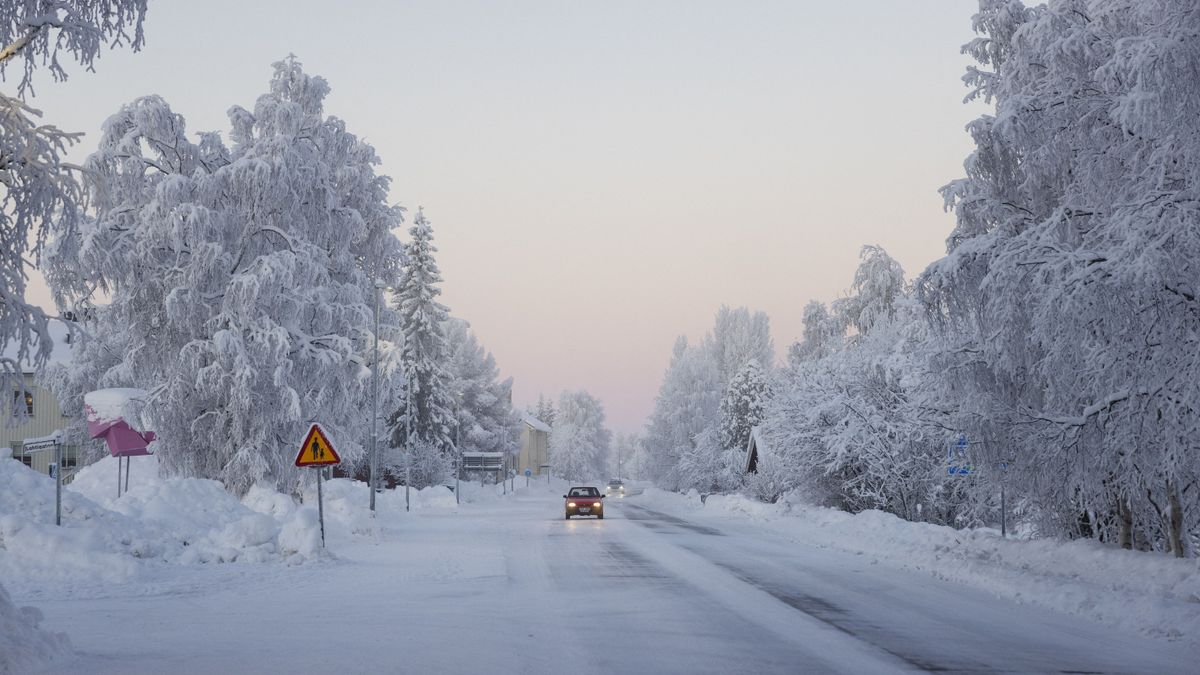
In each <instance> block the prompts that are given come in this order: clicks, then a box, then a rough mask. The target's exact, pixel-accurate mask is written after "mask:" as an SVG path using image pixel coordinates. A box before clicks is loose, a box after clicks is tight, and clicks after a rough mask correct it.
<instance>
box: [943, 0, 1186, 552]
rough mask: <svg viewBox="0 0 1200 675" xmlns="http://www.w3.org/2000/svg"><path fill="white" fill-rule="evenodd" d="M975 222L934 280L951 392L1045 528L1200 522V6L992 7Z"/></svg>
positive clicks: (974, 82) (972, 75) (951, 188)
mask: <svg viewBox="0 0 1200 675" xmlns="http://www.w3.org/2000/svg"><path fill="white" fill-rule="evenodd" d="M974 23H975V28H976V30H977V31H978V32H979V33H981V37H979V38H978V39H976V40H974V41H972V42H971V43H969V44H968V45H967V46H966V48H965V51H966V52H967V53H968V54H970V55H971V56H972V57H974V58H975V59H976V60H977V61H978V62H979V63H980V66H979V67H974V68H971V69H969V71H968V74H967V77H966V78H965V79H966V81H967V83H968V84H969V85H970V86H972V87H973V91H972V96H973V97H979V98H982V99H984V100H986V101H989V102H994V103H995V106H996V109H995V113H994V114H992V115H985V116H982V117H980V118H979V119H978V120H975V121H974V122H973V123H972V124H971V125H970V126H969V131H970V133H971V135H972V138H973V139H974V141H975V145H976V149H975V151H974V152H973V153H972V155H971V156H970V157H969V158H968V160H967V162H966V177H965V178H963V179H960V180H957V181H955V182H953V183H951V184H950V185H948V186H947V187H946V188H945V189H944V193H945V196H946V198H947V202H948V204H950V205H951V206H952V207H953V208H954V210H955V213H956V215H957V225H956V227H955V229H954V231H953V232H952V233H951V235H950V238H949V240H948V242H947V245H948V246H947V247H948V254H947V256H946V257H945V258H944V259H942V260H940V261H938V262H937V263H935V264H934V265H932V266H930V268H929V269H928V270H927V271H926V273H925V274H924V276H923V277H922V279H921V292H922V297H923V299H924V300H925V302H926V303H927V305H928V306H929V308H930V310H931V316H932V317H933V319H934V322H935V325H936V326H937V327H938V329H939V332H940V335H941V337H942V339H943V340H944V341H945V344H944V346H943V347H942V348H941V350H940V354H939V358H940V359H941V361H942V364H941V365H942V367H943V368H946V369H953V370H954V372H955V373H956V374H957V377H956V378H955V380H954V381H952V382H946V383H945V386H946V387H947V388H948V393H947V395H946V396H945V397H944V398H945V399H946V400H953V401H957V402H958V407H957V413H958V415H957V417H958V419H959V424H960V425H961V427H962V428H963V430H964V431H965V432H967V433H968V434H969V435H970V436H971V438H972V439H973V446H972V447H973V449H974V447H975V441H976V440H977V441H978V447H979V451H980V458H981V459H984V460H986V462H988V463H991V462H993V461H998V460H1001V459H1004V460H1009V471H1008V473H1009V480H1010V482H1011V484H1012V486H1013V487H1012V490H1013V491H1014V492H1019V493H1020V494H1023V495H1025V496H1026V498H1027V499H1028V500H1029V501H1030V502H1031V508H1032V510H1034V511H1035V512H1037V513H1039V514H1041V516H1042V517H1041V523H1040V524H1041V526H1042V528H1043V531H1049V532H1055V533H1060V534H1066V535H1069V536H1096V537H1099V538H1101V539H1102V540H1104V541H1109V542H1113V543H1115V544H1118V545H1121V546H1125V547H1128V548H1133V547H1136V548H1153V549H1158V550H1162V551H1169V552H1171V553H1173V554H1175V555H1185V554H1187V553H1188V552H1189V551H1188V546H1189V543H1188V540H1189V536H1188V533H1192V535H1193V537H1194V536H1195V535H1196V534H1197V532H1198V531H1200V482H1198V481H1200V454H1198V453H1197V452H1196V442H1197V438H1198V437H1200V433H1198V432H1200V430H1198V428H1197V423H1196V420H1197V419H1198V416H1197V412H1198V411H1197V403H1196V402H1197V401H1198V400H1200V352H1198V351H1197V350H1196V349H1195V345H1194V343H1195V336H1196V335H1197V334H1198V333H1200V305H1198V304H1197V290H1196V279H1197V278H1198V277H1200V269H1197V265H1198V264H1200V263H1198V262H1197V261H1200V231H1198V230H1197V228H1196V227H1195V224H1196V222H1197V220H1198V219H1200V205H1197V202H1196V200H1195V199H1194V192H1195V190H1196V186H1197V185H1198V184H1200V91H1198V89H1200V84H1198V83H1197V80H1196V78H1195V77H1194V74H1195V72H1197V69H1200V44H1198V43H1197V41H1196V40H1195V39H1194V36H1195V35H1196V33H1197V31H1198V30H1200V7H1197V6H1196V5H1195V4H1194V3H1187V2H1177V1H1172V0H1150V1H1148V2H1137V3H1130V2H1124V1H1120V0H1091V1H1088V2H1085V1H1083V0H1056V1H1053V2H1049V3H1047V4H1045V5H1039V6H1037V7H1034V8H1026V7H1024V6H1023V5H1022V4H1021V3H1019V2H1015V1H1014V0H1009V1H1001V0H983V1H982V2H980V11H979V13H978V14H977V15H976V16H975V20H974Z"/></svg>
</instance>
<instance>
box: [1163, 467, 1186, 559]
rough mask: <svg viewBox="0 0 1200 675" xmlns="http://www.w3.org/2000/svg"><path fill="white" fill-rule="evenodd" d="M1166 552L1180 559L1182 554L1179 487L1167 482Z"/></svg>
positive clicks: (1181, 519) (1181, 512)
mask: <svg viewBox="0 0 1200 675" xmlns="http://www.w3.org/2000/svg"><path fill="white" fill-rule="evenodd" d="M1166 515H1167V518H1166V520H1167V547H1168V548H1167V550H1168V551H1170V552H1171V553H1174V554H1175V557H1176V558H1182V557H1183V556H1184V552H1183V506H1182V505H1181V504H1180V503H1179V486H1177V485H1176V484H1175V482H1174V481H1167V514H1166Z"/></svg>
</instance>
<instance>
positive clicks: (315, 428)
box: [296, 424, 342, 466]
mask: <svg viewBox="0 0 1200 675" xmlns="http://www.w3.org/2000/svg"><path fill="white" fill-rule="evenodd" d="M341 461H342V458H341V457H339V456H338V454H337V450H334V449H333V443H330V442H329V437H328V436H326V435H325V430H324V429H322V428H321V425H320V424H314V425H312V428H311V429H309V430H308V435H307V436H305V437H304V443H301V444H300V454H298V455H296V466H330V465H332V464H340V463H341Z"/></svg>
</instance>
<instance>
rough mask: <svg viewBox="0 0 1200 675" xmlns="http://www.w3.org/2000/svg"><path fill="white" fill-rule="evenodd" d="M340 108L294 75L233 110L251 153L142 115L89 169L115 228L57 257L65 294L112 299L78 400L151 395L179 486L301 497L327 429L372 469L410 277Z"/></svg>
mask: <svg viewBox="0 0 1200 675" xmlns="http://www.w3.org/2000/svg"><path fill="white" fill-rule="evenodd" d="M328 91H329V87H328V85H327V84H326V82H325V80H323V79H321V78H319V77H312V76H309V75H307V74H305V73H304V72H303V70H302V68H301V66H300V64H299V63H298V62H297V61H296V60H295V59H294V58H288V59H286V60H285V61H282V62H280V63H277V64H275V66H274V75H273V77H272V79H271V84H270V90H269V91H268V92H267V93H266V94H264V95H262V96H261V97H259V99H258V101H257V102H256V104H255V106H254V111H253V112H251V111H248V110H246V109H244V108H241V107H238V106H235V107H233V108H232V109H231V110H230V113H229V116H230V120H231V123H232V127H233V129H232V131H231V134H230V136H231V138H232V140H233V141H234V145H233V147H232V148H227V147H226V146H224V145H223V144H222V143H221V141H220V139H219V138H218V137H217V135H216V134H201V135H200V138H199V141H198V142H196V143H193V142H192V141H190V140H188V138H187V135H186V129H185V123H184V119H183V117H182V116H180V115H178V114H176V113H174V112H172V111H171V109H170V108H169V107H168V106H167V104H166V103H165V102H163V101H162V100H161V99H159V98H158V97H154V96H150V97H145V98H141V99H138V100H136V101H134V102H133V103H131V104H129V105H127V106H125V107H123V108H122V109H121V110H120V111H119V112H118V113H117V114H115V115H114V116H112V117H111V118H109V120H108V121H107V122H105V125H104V131H103V135H102V137H101V141H100V147H99V148H98V149H97V151H96V152H95V153H94V154H93V155H92V156H91V157H89V159H88V161H87V169H88V175H89V177H90V180H91V198H92V205H93V207H94V209H95V216H96V217H95V218H94V219H90V220H88V221H86V222H84V223H82V224H81V226H80V228H79V229H78V231H77V232H76V233H74V235H73V236H69V235H70V233H68V235H64V236H62V237H61V238H60V239H57V240H56V241H55V242H54V251H53V252H54V256H52V257H51V260H50V263H51V274H50V279H51V281H52V282H57V286H56V291H58V292H59V293H60V294H61V295H63V296H68V297H70V296H73V297H74V299H75V300H77V301H83V302H87V301H91V300H93V299H96V298H97V297H98V295H99V294H107V295H108V296H109V299H110V302H109V303H108V304H106V305H102V306H100V307H97V310H96V319H95V322H94V324H93V325H89V326H88V328H89V329H90V330H91V331H92V332H91V339H89V340H83V341H81V342H80V343H79V344H78V345H77V346H76V348H75V350H74V362H73V366H72V367H71V368H70V369H69V372H67V373H64V374H61V376H60V377H59V378H58V381H59V382H60V383H61V384H63V385H66V386H65V390H60V391H59V395H60V397H61V398H63V399H64V402H65V403H68V404H71V403H76V404H77V402H78V397H79V395H80V394H81V393H82V392H83V391H87V390H89V389H93V388H97V387H102V386H121V385H124V386H133V385H136V386H141V387H143V388H149V389H151V391H152V401H151V405H150V406H149V410H148V413H149V414H150V415H151V416H152V418H153V421H154V425H155V431H156V432H157V433H158V435H159V442H158V443H157V446H156V447H157V448H158V449H157V454H158V455H159V458H160V466H162V467H163V469H164V470H165V471H167V472H169V473H180V474H184V475H191V476H201V477H207V478H216V479H219V480H222V481H223V482H225V484H226V486H227V487H229V488H230V489H231V490H234V491H236V492H242V491H244V490H246V489H247V488H249V487H250V486H251V485H252V484H253V483H255V482H258V481H267V482H271V483H274V484H275V485H276V486H278V487H280V488H282V489H294V488H295V487H296V484H297V482H298V481H299V480H300V475H299V474H298V472H297V471H296V469H295V468H294V467H293V466H292V459H293V458H294V455H295V452H296V447H297V444H298V443H299V442H300V440H301V439H302V438H303V433H304V432H305V431H306V429H307V427H308V425H309V424H311V423H312V422H321V423H322V424H323V425H325V426H326V428H327V429H328V430H329V431H330V432H331V434H332V435H333V437H334V439H335V441H336V442H337V443H338V449H339V452H340V453H341V454H342V455H343V457H345V458H348V459H349V460H351V461H353V460H354V459H355V458H356V457H358V456H359V455H360V454H361V442H362V441H364V440H365V439H366V432H365V429H364V427H365V425H362V424H361V423H360V422H361V419H360V418H361V411H362V410H364V409H369V391H368V383H369V377H368V375H367V372H366V368H365V366H364V364H365V362H366V358H365V357H364V354H365V353H366V352H367V351H368V350H369V349H370V346H371V340H370V338H371V328H372V324H371V318H372V317H371V294H372V293H373V292H374V289H373V287H372V279H373V278H377V279H381V280H384V281H385V282H386V281H389V280H392V279H394V275H395V269H394V268H395V266H396V264H397V263H398V262H399V261H400V259H401V251H400V247H399V242H398V241H397V240H396V239H395V237H394V236H393V235H392V234H391V230H392V229H393V228H394V227H396V226H397V224H398V223H399V222H400V215H401V214H400V211H399V209H398V208H395V207H392V206H389V205H388V203H387V201H386V200H387V190H388V183H389V181H388V179H387V178H386V177H383V176H377V175H376V174H375V171H374V165H376V164H378V162H379V160H378V158H377V156H376V155H375V152H374V150H373V149H372V148H371V146H369V145H367V144H365V143H363V142H362V141H360V140H359V139H357V138H356V137H355V136H354V135H352V134H350V133H348V132H347V131H346V127H345V124H344V123H343V122H342V121H341V120H339V119H337V118H333V117H323V116H322V103H323V100H324V98H325V96H326V94H327V93H328ZM95 364H102V367H101V368H100V369H98V368H97V366H96V365H95ZM66 409H68V410H79V408H78V406H77V405H76V406H75V407H73V408H72V407H68V408H66Z"/></svg>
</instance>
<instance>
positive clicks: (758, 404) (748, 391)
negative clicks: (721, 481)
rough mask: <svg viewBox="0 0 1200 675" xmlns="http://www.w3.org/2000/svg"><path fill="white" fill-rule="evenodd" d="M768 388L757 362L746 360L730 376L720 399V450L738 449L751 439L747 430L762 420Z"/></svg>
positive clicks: (764, 375)
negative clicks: (734, 373) (731, 376)
mask: <svg viewBox="0 0 1200 675" xmlns="http://www.w3.org/2000/svg"><path fill="white" fill-rule="evenodd" d="M770 395H771V386H770V383H769V382H768V381H767V375H766V373H764V372H763V369H762V366H761V365H759V363H758V361H747V362H746V365H744V366H742V369H741V370H739V371H738V372H737V374H736V375H734V376H733V380H732V381H730V383H729V386H728V387H726V389H725V395H724V396H722V397H721V426H720V434H719V439H720V443H721V447H722V448H725V449H727V450H741V449H743V448H745V447H746V443H747V442H748V441H749V440H750V430H751V429H753V428H754V427H756V426H758V424H759V423H761V422H762V420H763V415H764V409H765V407H766V403H767V398H768V397H769V396H770Z"/></svg>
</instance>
